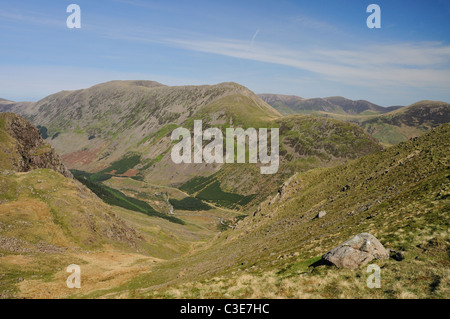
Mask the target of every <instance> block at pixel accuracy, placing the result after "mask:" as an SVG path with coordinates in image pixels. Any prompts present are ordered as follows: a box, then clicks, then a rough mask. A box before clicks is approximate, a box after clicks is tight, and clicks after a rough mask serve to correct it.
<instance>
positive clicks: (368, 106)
mask: <svg viewBox="0 0 450 319" xmlns="http://www.w3.org/2000/svg"><path fill="white" fill-rule="evenodd" d="M258 96H259V97H260V98H261V99H262V100H264V101H265V102H267V103H268V104H270V105H272V106H273V107H274V108H275V109H277V110H278V111H279V112H280V113H282V114H283V115H291V114H298V113H306V114H311V113H316V112H324V113H335V114H348V115H361V114H363V115H369V114H381V113H386V112H390V111H393V110H394V109H397V108H399V107H397V106H393V107H390V108H385V107H382V106H379V105H376V104H374V103H371V102H368V101H365V100H358V101H353V100H349V99H346V98H344V97H341V96H333V97H327V98H312V99H304V98H301V97H298V96H295V95H280V94H258Z"/></svg>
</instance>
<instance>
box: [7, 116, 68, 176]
mask: <svg viewBox="0 0 450 319" xmlns="http://www.w3.org/2000/svg"><path fill="white" fill-rule="evenodd" d="M0 120H1V121H2V123H1V124H2V127H0V129H1V130H2V131H3V133H6V134H7V135H8V136H9V138H8V141H9V142H8V143H9V145H8V149H9V152H10V153H11V154H9V158H10V159H11V161H12V167H13V168H14V170H15V171H17V172H28V171H31V170H33V169H38V168H49V169H52V170H54V171H57V172H59V173H61V174H62V175H64V176H66V177H72V174H71V173H70V172H69V170H68V169H67V168H66V167H65V165H64V164H63V162H62V161H61V159H60V157H59V156H58V154H57V153H56V152H55V150H54V149H53V148H52V147H51V146H50V144H48V143H47V142H46V141H44V139H43V138H42V136H41V134H40V133H39V130H38V129H37V128H35V127H34V126H33V125H32V124H31V123H30V122H28V121H27V120H26V119H24V118H23V117H21V116H19V115H16V114H13V113H0ZM2 142H3V141H2ZM5 148H6V145H5Z"/></svg>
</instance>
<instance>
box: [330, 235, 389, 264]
mask: <svg viewBox="0 0 450 319" xmlns="http://www.w3.org/2000/svg"><path fill="white" fill-rule="evenodd" d="M387 258H389V251H388V250H387V249H386V248H384V247H383V245H382V244H381V243H380V241H379V240H378V239H376V238H375V236H373V235H371V234H369V233H361V234H359V235H356V236H355V237H353V238H352V239H349V240H347V241H345V242H343V243H342V244H340V245H339V246H337V247H335V248H333V249H331V250H330V251H329V252H327V253H326V254H324V255H323V256H322V260H324V261H326V262H328V263H332V264H333V265H335V266H337V267H339V268H350V269H355V268H358V267H360V266H362V265H365V264H367V263H369V262H371V261H372V260H374V259H387Z"/></svg>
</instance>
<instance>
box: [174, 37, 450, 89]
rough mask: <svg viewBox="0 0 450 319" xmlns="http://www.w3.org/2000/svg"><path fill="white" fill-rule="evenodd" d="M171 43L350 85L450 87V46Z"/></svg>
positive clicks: (181, 40)
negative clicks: (299, 47)
mask: <svg viewBox="0 0 450 319" xmlns="http://www.w3.org/2000/svg"><path fill="white" fill-rule="evenodd" d="M166 41H167V43H172V44H173V45H176V46H179V47H182V48H184V49H187V50H194V51H200V52H206V53H212V54H219V55H224V56H228V57H234V58H241V59H248V60H253V61H259V62H266V63H274V64H280V65H285V66H290V67H294V68H298V69H302V70H305V71H308V72H312V73H316V74H320V75H323V76H326V77H327V78H328V79H333V80H335V81H345V82H346V83H348V84H359V85H373V84H374V82H377V83H378V85H380V84H381V85H383V83H384V84H386V85H412V86H422V85H424V84H425V85H429V86H436V87H449V83H450V68H449V67H448V64H449V63H450V46H445V45H442V44H439V43H415V44H403V43H399V44H396V45H393V44H389V45H376V46H371V47H359V48H358V47H355V48H353V49H352V50H334V49H329V50H324V49H321V50H314V49H304V50H295V49H289V48H285V47H282V46H279V45H277V44H273V43H262V42H258V43H253V44H252V47H251V50H249V49H248V44H247V43H245V42H244V41H240V40H232V39H222V40H211V41H205V40H195V39H194V40H192V39H191V40H188V39H166ZM442 65H447V67H446V68H442Z"/></svg>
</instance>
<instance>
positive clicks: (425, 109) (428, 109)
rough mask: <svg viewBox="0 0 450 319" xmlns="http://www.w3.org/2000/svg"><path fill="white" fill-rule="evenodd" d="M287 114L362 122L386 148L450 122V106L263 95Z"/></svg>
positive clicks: (430, 103)
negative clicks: (388, 104)
mask: <svg viewBox="0 0 450 319" xmlns="http://www.w3.org/2000/svg"><path fill="white" fill-rule="evenodd" d="M259 96H260V97H261V98H262V99H263V100H264V101H266V102H267V103H268V104H270V105H272V106H273V107H274V108H275V109H277V110H278V111H279V112H280V113H282V114H284V115H290V114H305V113H306V114H312V115H315V116H322V117H331V118H335V119H339V120H341V121H347V122H354V123H358V124H359V125H360V126H361V127H362V128H363V129H364V130H365V131H366V132H368V133H369V134H371V135H373V136H374V137H375V138H376V139H377V140H378V141H379V142H380V143H382V144H383V145H385V146H390V145H395V144H397V143H400V142H403V141H406V140H408V139H410V138H412V137H417V136H419V135H420V134H423V133H424V132H427V131H428V130H430V129H431V128H433V127H437V126H439V125H440V124H443V123H448V122H450V115H449V112H450V111H449V110H450V104H448V103H446V102H440V101H420V102H417V103H414V104H412V105H410V106H390V107H386V108H385V107H381V106H378V105H376V104H373V103H370V102H368V101H364V100H359V101H352V100H349V99H346V98H343V97H329V98H315V99H303V98H301V97H297V96H288V95H276V94H260V95H259Z"/></svg>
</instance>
